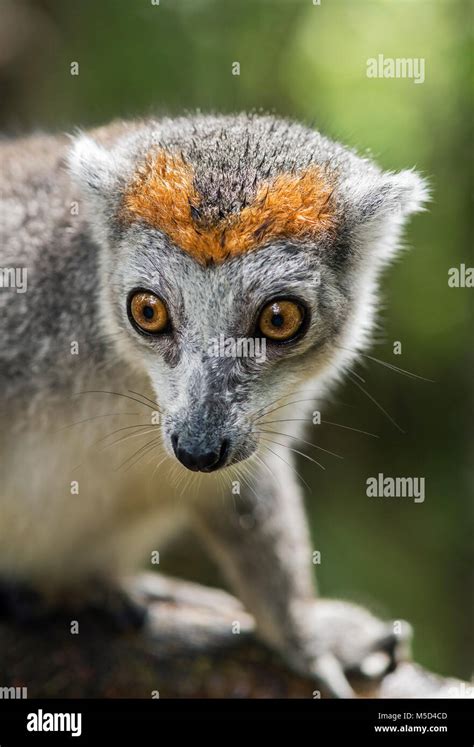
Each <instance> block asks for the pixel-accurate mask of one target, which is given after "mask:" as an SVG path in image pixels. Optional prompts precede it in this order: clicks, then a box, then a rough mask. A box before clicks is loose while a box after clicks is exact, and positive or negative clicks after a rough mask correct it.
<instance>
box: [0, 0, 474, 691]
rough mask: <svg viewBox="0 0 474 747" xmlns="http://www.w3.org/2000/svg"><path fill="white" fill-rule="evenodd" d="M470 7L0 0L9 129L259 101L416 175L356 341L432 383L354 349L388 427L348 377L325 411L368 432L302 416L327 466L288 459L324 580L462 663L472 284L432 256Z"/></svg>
mask: <svg viewBox="0 0 474 747" xmlns="http://www.w3.org/2000/svg"><path fill="white" fill-rule="evenodd" d="M471 8H472V6H470V4H469V3H468V2H463V1H462V0H461V1H459V2H456V1H455V0H445V1H443V0H439V1H437V0H431V2H430V1H429V0H418V1H416V0H402V1H400V0H363V1H359V2H357V3H354V2H352V1H351V0H321V5H319V6H318V5H314V4H313V2H312V0H238V1H237V0H233V1H230V0H220V1H218V0H160V2H159V5H155V4H153V0H100V1H97V0H60V1H59V0H36V1H34V0H29V2H27V0H24V2H20V0H0V14H1V15H0V28H1V30H0V42H1V43H0V49H1V50H2V51H1V52H0V101H1V102H2V103H1V111H0V125H1V126H2V129H3V130H4V131H6V132H10V133H18V132H21V131H25V132H27V131H31V130H33V129H54V130H58V129H66V130H68V131H71V130H73V129H74V127H76V126H78V125H80V126H89V125H94V124H97V123H101V122H104V121H107V120H109V119H111V118H114V117H130V116H134V115H143V114H148V113H152V112H153V113H157V114H160V113H171V114H173V113H182V112H183V110H193V109H196V108H199V109H201V110H203V111H209V110H214V111H219V112H226V111H236V110H241V109H252V108H255V109H260V108H262V109H264V110H271V111H275V112H277V113H279V114H283V115H288V116H291V117H293V118H298V119H302V120H304V121H306V122H308V123H310V124H314V125H315V126H316V127H318V128H319V129H321V130H322V131H323V132H324V133H325V134H327V135H329V136H332V137H334V138H337V139H340V140H342V141H343V142H345V143H346V144H349V145H351V146H354V147H357V148H358V149H359V150H361V151H363V150H365V149H366V148H370V151H371V153H372V154H373V155H374V157H376V158H377V160H378V161H379V162H380V163H381V165H382V166H384V167H385V168H389V169H400V168H406V167H411V166H416V168H418V169H419V170H421V171H422V172H423V173H425V174H426V175H428V176H429V178H430V181H431V185H432V191H433V202H432V205H431V207H430V210H429V212H428V213H425V214H422V215H420V216H418V217H416V218H415V220H414V221H413V222H412V224H411V226H410V228H409V231H408V235H407V245H409V246H413V247H416V249H415V250H414V251H413V252H411V253H409V254H406V255H404V256H403V257H402V260H401V261H400V262H399V263H397V265H396V266H395V267H394V268H393V269H392V271H391V272H390V273H389V274H388V276H387V277H386V279H385V282H384V296H385V298H386V305H385V306H384V311H383V313H382V316H381V326H380V332H379V334H378V339H377V341H376V344H375V345H374V347H373V350H372V352H373V354H374V355H376V356H377V357H379V358H381V359H383V360H386V361H388V362H390V363H393V364H395V365H399V366H401V367H402V368H406V369H409V370H411V371H414V372H417V373H418V374H420V375H422V376H425V377H428V378H429V379H433V380H434V383H429V382H425V381H421V380H416V379H411V378H408V377H406V376H404V375H400V374H396V373H393V372H392V371H390V370H388V369H387V368H384V367H383V366H381V365H379V364H377V363H374V362H372V361H369V360H367V365H366V366H365V367H363V368H361V367H359V368H358V371H359V372H360V373H361V374H362V375H363V376H364V378H365V384H364V387H365V388H366V389H367V390H368V391H369V392H370V394H371V396H373V397H375V398H377V400H378V401H380V402H381V403H382V404H383V407H384V408H385V409H386V410H387V411H388V412H389V413H391V414H392V416H393V417H394V418H395V420H396V421H397V422H398V423H399V424H400V425H401V427H402V428H403V430H404V431H405V432H404V433H400V432H399V431H398V430H397V429H396V428H395V427H393V426H392V425H391V423H390V422H389V421H388V420H387V418H386V417H385V416H384V415H383V413H382V412H381V411H380V409H377V407H376V406H375V405H374V403H373V402H372V401H371V400H370V399H369V398H368V397H366V396H364V394H363V393H362V392H361V391H360V390H358V389H357V388H356V387H355V386H354V385H353V384H351V383H350V382H348V383H347V384H346V385H345V386H343V387H341V388H340V390H339V391H338V393H337V395H336V399H337V402H335V403H333V404H332V405H331V406H330V407H329V408H326V407H325V408H324V415H323V417H325V418H326V419H327V420H331V421H335V422H337V423H344V424H346V425H351V426H354V427H357V428H363V429H366V430H369V431H371V432H375V433H377V434H379V435H380V438H379V439H377V440H376V439H372V438H368V437H364V436H362V435H359V434H355V433H351V432H350V431H344V430H343V429H338V428H335V427H332V428H331V427H330V426H319V428H320V430H319V431H318V436H319V438H318V439H317V440H318V443H320V444H321V445H323V446H324V447H325V448H329V449H334V450H336V451H338V450H339V452H341V453H342V454H343V455H344V458H345V461H344V463H343V466H344V468H343V469H341V467H340V464H339V463H338V462H337V460H333V459H332V458H331V457H328V458H327V459H325V460H324V461H325V466H326V471H325V472H320V471H317V470H313V469H308V467H312V465H311V464H310V463H309V462H308V463H306V462H304V461H303V460H300V464H299V465H298V468H299V469H302V470H303V471H304V476H305V477H306V479H307V480H308V481H309V482H310V484H311V487H312V490H311V495H308V496H307V498H308V509H309V513H310V517H311V522H312V531H313V537H314V546H315V548H318V549H320V550H321V551H322V564H321V567H320V569H319V574H318V577H319V584H320V588H321V590H322V592H323V593H325V594H329V595H338V594H346V595H347V596H349V597H351V598H353V599H358V600H359V601H361V602H364V603H369V604H370V605H371V606H372V607H373V608H375V609H376V610H378V611H379V612H381V613H382V614H387V615H392V616H395V617H405V618H407V619H409V620H410V621H411V622H412V623H413V624H414V626H415V630H416V631H417V632H418V636H417V638H416V641H415V653H416V656H417V658H418V660H419V661H420V662H421V663H422V664H424V665H426V666H428V667H431V668H433V669H436V670H438V671H440V672H442V673H445V674H457V675H460V676H464V677H466V676H469V675H470V674H471V666H472V651H473V648H472V640H469V635H470V631H471V630H472V606H471V601H472V577H471V578H470V572H471V569H472V554H471V546H472V539H471V536H472V517H471V515H470V505H471V503H472V479H473V475H472V414H469V405H470V404H471V405H472V364H473V361H472V332H471V330H470V329H469V323H470V321H471V319H470V317H469V305H468V301H469V299H468V296H470V297H471V299H472V293H473V291H472V290H469V289H467V288H458V289H456V288H450V287H448V284H447V272H448V269H449V268H450V267H453V266H458V265H459V263H461V262H464V263H465V264H466V265H472V264H473V262H472V258H470V257H469V248H470V240H471V237H472V231H470V229H471V228H472V226H471V225H470V216H471V214H472V207H471V204H470V200H471V196H472V185H471V177H472V168H471V166H472V164H471V163H470V152H471V146H472V132H471V130H470V128H471V124H472V108H471V100H472V92H471V89H470V85H469V83H470V80H469V77H468V73H469V65H468V60H469V51H470V50H472V46H471V38H470V33H471V29H472V23H471V21H472V19H471V18H470V11H471ZM379 53H382V54H384V56H385V57H416V58H420V57H423V58H425V60H426V80H425V82H424V83H423V84H422V85H418V84H415V83H414V82H413V81H412V80H408V79H405V80H390V79H370V78H367V77H366V61H367V59H368V58H371V57H376V56H377V55H378V54H379ZM72 61H78V62H79V65H80V74H79V76H77V77H73V76H71V75H70V63H71V62H72ZM234 61H238V62H240V65H241V74H240V76H233V75H232V74H231V68H232V63H233V62H234ZM394 340H399V341H401V343H402V355H398V356H397V355H394V354H393V341H394ZM364 368H365V370H364ZM339 398H340V402H339ZM338 402H339V403H338ZM468 445H470V447H471V454H469V453H468ZM469 456H470V457H471V460H470V459H469ZM378 472H383V473H384V474H385V475H392V476H409V475H410V476H425V477H426V500H425V502H424V503H422V504H414V503H413V502H412V501H411V500H409V499H398V500H397V499H392V500H390V499H385V500H384V499H373V498H372V499H369V498H367V497H366V495H365V481H366V479H367V477H368V476H371V475H377V473H378ZM186 557H187V558H188V561H189V554H188V552H186ZM183 566H184V568H183V570H184V572H185V573H186V572H187V570H188V568H189V562H188V563H186V562H184V563H183Z"/></svg>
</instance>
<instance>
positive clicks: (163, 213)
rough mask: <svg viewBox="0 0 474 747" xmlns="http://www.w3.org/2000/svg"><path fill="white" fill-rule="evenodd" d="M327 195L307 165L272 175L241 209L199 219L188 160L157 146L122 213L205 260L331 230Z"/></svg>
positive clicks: (126, 220)
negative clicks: (206, 220) (207, 220)
mask: <svg viewBox="0 0 474 747" xmlns="http://www.w3.org/2000/svg"><path fill="white" fill-rule="evenodd" d="M331 195H332V189H331V187H330V186H329V184H328V182H327V180H326V178H325V177H324V176H323V174H322V173H321V170H320V169H318V168H317V167H310V168H308V169H307V170H306V171H304V172H302V173H299V174H281V175H279V176H277V177H275V178H274V179H273V180H271V181H270V182H268V183H265V184H263V185H261V186H260V187H259V188H258V190H257V193H256V195H255V198H254V200H253V202H252V203H251V204H250V205H248V206H246V207H244V208H243V209H242V210H241V211H240V212H239V213H231V214H229V215H227V216H226V217H224V218H221V219H220V220H219V221H217V222H215V223H214V224H212V225H203V221H202V220H201V221H200V220H199V205H200V195H199V193H198V192H197V190H196V188H195V186H194V173H193V170H192V168H191V166H190V165H189V164H188V163H186V161H185V160H184V159H183V158H182V157H181V156H179V155H173V154H171V153H169V152H166V151H164V150H160V151H158V152H157V153H156V155H155V156H154V157H152V158H148V159H147V161H146V163H145V165H144V167H142V168H141V169H140V170H139V171H138V173H137V175H136V176H135V179H134V180H133V181H132V183H131V185H130V187H129V188H128V190H127V192H126V193H125V195H124V198H123V203H122V207H121V211H120V218H121V220H122V222H123V223H125V224H130V223H132V222H134V221H135V220H143V221H144V222H146V223H147V224H148V225H150V226H151V227H153V228H156V229H159V230H160V231H163V232H164V233H166V234H167V235H168V237H169V238H170V239H171V241H173V243H175V244H176V245H177V246H179V247H181V248H182V249H183V250H184V251H185V252H187V253H188V254H190V255H191V256H192V257H194V259H196V260H197V261H198V262H200V263H202V264H206V263H208V262H222V261H223V260H224V259H226V258H228V257H233V256H236V255H239V254H243V253H244V252H248V251H251V250H253V249H257V248H258V247H259V246H262V244H264V243H268V241H270V240H272V239H273V240H274V239H280V238H302V239H304V238H306V239H308V238H313V237H315V236H317V235H318V234H320V233H323V232H326V231H330V230H331V229H333V228H334V224H335V216H334V211H333V210H331V207H330V197H331ZM195 216H198V217H195Z"/></svg>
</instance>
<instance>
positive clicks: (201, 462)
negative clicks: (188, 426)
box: [171, 434, 229, 472]
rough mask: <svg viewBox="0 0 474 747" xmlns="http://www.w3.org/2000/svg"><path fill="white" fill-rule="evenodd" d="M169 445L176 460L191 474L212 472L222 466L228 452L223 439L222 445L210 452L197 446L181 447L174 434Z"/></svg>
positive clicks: (226, 440) (227, 446) (227, 445)
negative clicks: (191, 472)
mask: <svg viewBox="0 0 474 747" xmlns="http://www.w3.org/2000/svg"><path fill="white" fill-rule="evenodd" d="M171 443H172V446H173V451H174V453H175V455H176V458H177V459H178V460H179V461H180V462H181V464H183V465H184V466H185V467H187V469H190V470H192V471H193V472H214V470H216V469H219V467H222V466H223V464H224V462H225V460H226V458H227V454H228V452H229V441H228V439H227V438H224V439H223V441H222V443H220V444H218V445H216V447H215V448H214V449H212V450H211V451H203V449H202V448H200V447H199V446H196V447H186V446H184V445H181V444H180V443H179V437H178V436H177V435H176V434H173V436H172V437H171Z"/></svg>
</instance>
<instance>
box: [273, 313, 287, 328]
mask: <svg viewBox="0 0 474 747" xmlns="http://www.w3.org/2000/svg"><path fill="white" fill-rule="evenodd" d="M284 321H285V320H284V318H283V314H273V316H272V324H273V326H274V327H282V326H283V323H284Z"/></svg>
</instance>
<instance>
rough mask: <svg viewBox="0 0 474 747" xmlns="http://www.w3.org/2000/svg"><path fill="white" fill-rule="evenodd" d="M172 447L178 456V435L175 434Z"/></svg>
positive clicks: (172, 438)
mask: <svg viewBox="0 0 474 747" xmlns="http://www.w3.org/2000/svg"><path fill="white" fill-rule="evenodd" d="M171 446H172V447H173V451H174V453H175V454H176V456H178V453H177V452H178V436H177V434H176V433H173V435H172V436H171Z"/></svg>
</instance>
